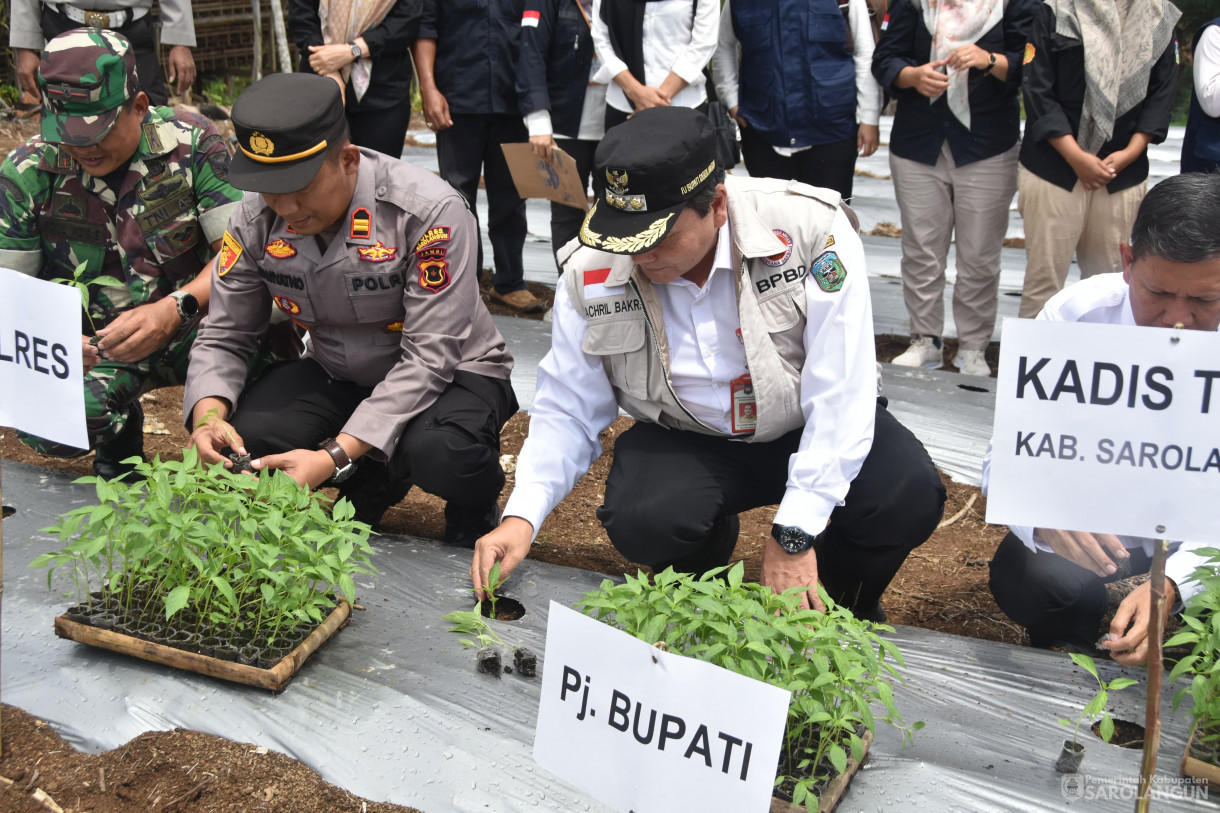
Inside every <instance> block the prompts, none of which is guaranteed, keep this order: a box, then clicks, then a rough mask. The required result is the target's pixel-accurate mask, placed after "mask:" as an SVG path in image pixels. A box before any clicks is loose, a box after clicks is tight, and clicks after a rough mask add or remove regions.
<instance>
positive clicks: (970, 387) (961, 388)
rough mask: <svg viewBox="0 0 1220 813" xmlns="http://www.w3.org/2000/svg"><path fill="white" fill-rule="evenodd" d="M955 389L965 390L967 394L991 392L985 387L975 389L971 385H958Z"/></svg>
mask: <svg viewBox="0 0 1220 813" xmlns="http://www.w3.org/2000/svg"><path fill="white" fill-rule="evenodd" d="M957 388H958V389H959V390H966V391H967V392H991V390H989V389H987V388H986V387H976V386H974V385H973V384H958V385H957Z"/></svg>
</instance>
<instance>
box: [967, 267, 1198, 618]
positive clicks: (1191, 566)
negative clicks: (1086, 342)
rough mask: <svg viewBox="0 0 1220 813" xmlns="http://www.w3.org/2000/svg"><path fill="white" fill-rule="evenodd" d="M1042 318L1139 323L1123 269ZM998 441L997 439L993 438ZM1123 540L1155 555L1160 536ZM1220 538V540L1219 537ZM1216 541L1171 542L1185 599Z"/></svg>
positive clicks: (1057, 300)
mask: <svg viewBox="0 0 1220 813" xmlns="http://www.w3.org/2000/svg"><path fill="white" fill-rule="evenodd" d="M1038 318H1039V319H1041V320H1044V321H1049V322H1093V323H1098V324H1103V325H1135V323H1136V322H1135V315H1134V314H1133V313H1132V312H1131V300H1130V298H1129V289H1128V287H1127V283H1126V282H1125V281H1124V280H1123V275H1122V274H1121V273H1113V274H1097V275H1095V276H1092V277H1089V278H1088V279H1085V280H1081V281H1080V282H1078V283H1076V284H1075V285H1071V286H1069V287H1067V288H1064V289H1063V290H1062V291H1060V292H1059V293H1057V294H1055V296H1053V297H1051V299H1050V301H1049V302H1047V303H1046V306H1045V307H1043V309H1042V312H1041V313H1039V314H1038ZM993 443H994V441H993ZM990 485H991V444H988V446H987V454H986V455H985V456H984V457H983V496H984V497H986V496H987V491H988V489H989V487H990ZM1008 529H1009V530H1010V531H1012V532H1013V534H1015V535H1016V537H1017V538H1018V539H1020V540H1021V541H1022V542H1024V543H1025V547H1027V548H1029V549H1030V550H1033V551H1050V550H1051V547H1050V545H1048V544H1046V542H1044V541H1043V540H1042V537H1040V536H1039V535H1038V534H1037V532H1036V530H1035V529H1034V528H1033V527H1030V526H1028V525H1010V526H1008ZM1118 539H1119V541H1121V542H1122V543H1123V546H1124V547H1127V548H1143V550H1144V553H1146V554H1148V556H1150V557H1151V556H1152V551H1153V546H1154V545H1155V544H1156V540H1153V539H1147V538H1145V537H1141V536H1119V537H1118ZM1217 541H1220V540H1217ZM1215 544H1216V543H1215V542H1213V543H1210V544H1208V543H1202V542H1170V543H1169V558H1168V559H1166V560H1165V575H1166V576H1168V577H1169V578H1171V579H1173V582H1174V584H1176V585H1177V586H1178V595H1179V596H1180V597H1181V599H1182V601H1186V600H1187V599H1189V598H1190V597H1191V596H1193V595H1195V594H1196V593H1198V592H1199V590H1200V589H1202V588H1201V586H1200V585H1199V583H1198V582H1197V581H1194V580H1192V579H1191V574H1192V573H1194V571H1195V568H1197V567H1199V566H1200V565H1202V564H1203V563H1204V562H1206V561H1207V557H1206V556H1202V555H1200V554H1199V553H1197V551H1198V549H1199V548H1205V547H1212V546H1214V545H1215Z"/></svg>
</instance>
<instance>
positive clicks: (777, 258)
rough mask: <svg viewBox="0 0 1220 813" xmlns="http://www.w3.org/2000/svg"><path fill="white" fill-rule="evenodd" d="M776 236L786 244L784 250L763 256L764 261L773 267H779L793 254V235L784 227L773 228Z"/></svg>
mask: <svg viewBox="0 0 1220 813" xmlns="http://www.w3.org/2000/svg"><path fill="white" fill-rule="evenodd" d="M771 231H772V232H774V233H775V236H776V237H778V238H779V240H780V242H781V243H783V244H784V250H783V251H781V252H780V253H778V254H772V255H771V256H770V257H763V262H764V263H766V264H767V265H770V266H772V267H775V268H778V267H779V266H781V265H783V264H784V263H786V262H788V258H789V257H791V256H792V235H790V234H788V232H786V231H784V230H783V229H772V230H771Z"/></svg>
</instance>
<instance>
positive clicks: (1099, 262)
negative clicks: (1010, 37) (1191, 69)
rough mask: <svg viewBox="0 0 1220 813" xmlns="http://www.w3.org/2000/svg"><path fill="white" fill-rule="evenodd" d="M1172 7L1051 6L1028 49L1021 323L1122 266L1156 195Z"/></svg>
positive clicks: (1167, 107)
mask: <svg viewBox="0 0 1220 813" xmlns="http://www.w3.org/2000/svg"><path fill="white" fill-rule="evenodd" d="M1180 16H1181V12H1180V11H1178V10H1177V8H1175V7H1174V5H1173V4H1172V3H1169V2H1168V0H1117V2H1115V0H1049V1H1048V2H1047V3H1045V4H1043V5H1042V7H1041V8H1040V9H1038V13H1037V16H1036V19H1035V21H1034V26H1033V28H1032V29H1031V30H1030V34H1029V45H1028V46H1027V47H1026V49H1025V63H1026V64H1025V80H1024V81H1025V87H1024V91H1025V141H1024V143H1023V144H1022V145H1021V169H1020V172H1019V173H1018V178H1017V185H1018V187H1019V189H1020V195H1019V196H1018V198H1017V203H1018V206H1019V208H1020V210H1021V217H1022V218H1024V219H1025V254H1026V258H1027V259H1026V267H1025V287H1024V290H1023V291H1022V294H1021V316H1022V318H1026V319H1032V318H1033V317H1035V316H1037V315H1038V312H1039V311H1041V310H1042V306H1043V305H1045V304H1046V301H1047V300H1048V299H1050V298H1051V297H1052V296H1054V295H1055V294H1056V293H1057V292H1059V291H1060V290H1062V288H1063V283H1064V282H1065V281H1066V280H1067V274H1068V266H1070V265H1071V263H1072V255H1073V254H1075V255H1076V260H1077V262H1078V263H1080V276H1081V278H1082V279H1087V278H1088V277H1091V276H1093V275H1094V274H1105V273H1111V272H1118V271H1121V270H1122V267H1123V266H1122V258H1121V257H1120V256H1119V252H1118V244H1119V243H1120V242H1121V241H1123V240H1125V239H1127V237H1128V236H1129V235H1130V234H1131V224H1132V223H1133V222H1134V221H1135V213H1136V211H1137V210H1138V209H1139V205H1140V201H1141V200H1142V199H1143V197H1144V193H1145V192H1146V191H1147V190H1148V145H1149V144H1159V143H1161V142H1162V141H1164V140H1165V136H1166V135H1168V133H1169V117H1170V114H1171V112H1172V109H1173V97H1174V94H1175V93H1176V92H1177V87H1178V63H1177V44H1176V41H1175V40H1174V35H1173V27H1174V24H1175V23H1176V22H1177V21H1178V17H1180Z"/></svg>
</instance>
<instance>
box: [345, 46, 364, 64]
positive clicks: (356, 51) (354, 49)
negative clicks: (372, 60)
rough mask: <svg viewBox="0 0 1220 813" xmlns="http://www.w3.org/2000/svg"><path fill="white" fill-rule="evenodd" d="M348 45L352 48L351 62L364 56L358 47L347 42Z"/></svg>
mask: <svg viewBox="0 0 1220 813" xmlns="http://www.w3.org/2000/svg"><path fill="white" fill-rule="evenodd" d="M348 45H350V46H352V59H353V60H357V59H359V58H360V57H362V56H364V51H361V50H360V46H359V45H357V44H356V43H354V42H349V43H348Z"/></svg>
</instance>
